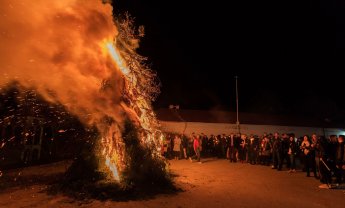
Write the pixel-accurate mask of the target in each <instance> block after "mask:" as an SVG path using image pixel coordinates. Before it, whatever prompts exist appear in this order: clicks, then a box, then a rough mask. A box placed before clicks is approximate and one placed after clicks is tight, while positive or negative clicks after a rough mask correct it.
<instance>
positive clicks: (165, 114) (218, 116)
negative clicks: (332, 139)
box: [156, 109, 345, 137]
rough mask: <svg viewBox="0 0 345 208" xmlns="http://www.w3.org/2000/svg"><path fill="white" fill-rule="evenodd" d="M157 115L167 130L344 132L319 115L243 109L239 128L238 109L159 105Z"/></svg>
mask: <svg viewBox="0 0 345 208" xmlns="http://www.w3.org/2000/svg"><path fill="white" fill-rule="evenodd" d="M156 114H157V118H158V120H159V121H160V124H161V129H162V130H163V131H165V132H172V133H184V134H186V135H190V134H191V133H193V132H195V133H199V134H200V133H204V134H206V135H211V134H213V135H219V134H231V133H238V132H240V133H241V134H254V135H262V134H263V133H265V132H266V133H274V132H278V133H280V134H281V133H294V134H295V135H296V137H301V136H303V135H311V134H312V133H316V134H318V135H321V136H326V137H328V136H329V135H345V129H344V127H342V128H340V127H339V126H337V125H335V124H331V123H326V122H323V121H318V120H316V119H310V118H305V117H296V116H286V115H284V116H282V115H263V114H252V113H240V114H239V115H240V117H239V120H240V125H239V129H238V127H237V125H236V112H226V111H200V110H179V109H158V110H157V111H156Z"/></svg>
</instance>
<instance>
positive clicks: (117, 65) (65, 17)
mask: <svg viewBox="0 0 345 208" xmlns="http://www.w3.org/2000/svg"><path fill="white" fill-rule="evenodd" d="M0 14H2V20H1V21H0V28H1V30H2V31H1V34H0V45H1V47H0V73H1V74H3V75H4V76H0V85H6V84H7V83H9V82H10V81H12V80H16V81H17V82H18V83H20V84H21V85H23V86H24V87H28V88H35V89H36V91H37V92H38V93H39V94H40V95H42V96H43V97H44V98H45V99H46V100H47V101H50V102H55V103H61V104H63V105H64V106H65V107H66V108H67V110H68V111H69V112H70V113H72V114H74V115H76V116H78V117H79V118H80V120H81V121H82V122H84V123H85V125H88V126H92V125H96V126H97V128H98V130H99V131H100V132H101V134H102V142H101V144H102V146H103V147H102V148H103V150H102V151H101V153H102V155H103V157H104V160H105V162H104V163H105V165H106V166H107V167H108V168H109V170H110V171H111V172H112V177H113V178H114V179H115V180H121V179H120V175H121V174H120V173H121V171H122V170H123V167H124V166H125V165H126V164H124V157H126V155H125V154H124V150H123V149H124V144H123V138H122V135H121V129H122V125H123V121H124V119H125V117H129V118H130V119H131V121H132V122H134V123H137V125H138V126H140V127H141V129H143V132H144V133H143V134H142V136H141V138H140V140H141V143H142V145H146V146H150V147H152V148H154V151H153V154H154V155H155V156H158V155H159V151H158V149H157V147H158V143H159V139H155V137H154V135H155V133H156V132H157V131H158V130H157V127H158V122H157V120H156V118H155V114H154V112H153V111H152V108H151V102H152V101H153V100H154V99H155V97H156V96H157V95H158V94H159V85H158V84H157V81H156V80H155V77H156V75H155V74H154V73H153V72H152V71H151V70H150V69H149V68H148V67H147V66H146V65H145V64H144V63H145V61H146V58H145V57H142V56H140V55H138V54H137V53H136V52H135V51H136V48H137V47H138V42H139V41H138V40H139V37H141V36H142V31H143V30H142V28H139V30H138V31H139V33H135V31H137V30H135V29H134V25H133V22H132V20H131V19H130V18H128V15H127V18H124V19H122V20H118V22H114V20H113V10H112V6H111V5H110V4H103V3H102V1H101V0H89V1H84V0H59V1H49V2H47V1H46V0H36V1H35V3H34V4H33V3H32V2H29V1H28V2H26V1H12V0H2V1H0ZM52 91H53V92H54V93H53V94H52V93H50V92H52ZM104 120H108V121H107V122H104Z"/></svg>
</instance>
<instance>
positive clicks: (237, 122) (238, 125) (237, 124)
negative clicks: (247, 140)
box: [235, 76, 241, 134]
mask: <svg viewBox="0 0 345 208" xmlns="http://www.w3.org/2000/svg"><path fill="white" fill-rule="evenodd" d="M237 78H238V76H235V80H236V127H237V130H238V133H239V134H241V131H240V121H239V119H238V87H237Z"/></svg>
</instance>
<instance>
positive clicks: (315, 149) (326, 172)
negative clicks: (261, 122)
mask: <svg viewBox="0 0 345 208" xmlns="http://www.w3.org/2000/svg"><path fill="white" fill-rule="evenodd" d="M344 148H345V136H344V135H339V136H337V135H331V136H329V138H325V137H322V136H318V135H316V134H312V135H311V136H310V137H309V136H308V135H305V136H303V137H300V138H296V137H295V135H294V134H285V133H284V134H282V135H279V133H274V134H266V133H265V134H263V135H262V136H256V135H245V134H230V135H225V134H222V135H210V136H207V135H205V134H203V133H201V134H196V133H192V135H190V136H186V135H179V134H166V135H165V136H164V138H163V142H162V148H161V151H162V155H163V156H164V157H166V158H167V159H175V160H180V159H189V160H191V161H192V160H193V159H194V160H196V161H197V162H199V163H201V162H202V161H201V158H204V157H205V158H206V157H217V158H219V159H227V160H229V162H232V163H236V162H240V163H250V164H252V165H256V164H260V165H266V166H271V168H272V169H276V170H278V171H281V170H282V169H283V166H284V165H285V166H286V168H287V169H288V171H289V172H290V173H294V172H296V169H297V168H300V169H302V170H303V171H305V172H306V176H307V177H310V176H314V177H315V178H317V179H319V180H320V181H321V182H322V183H325V184H328V185H329V186H330V185H331V184H337V185H338V184H341V183H344V182H345V151H344ZM296 164H297V165H296ZM311 174H312V175H311ZM334 182H335V183H334Z"/></svg>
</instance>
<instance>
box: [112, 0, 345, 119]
mask: <svg viewBox="0 0 345 208" xmlns="http://www.w3.org/2000/svg"><path fill="white" fill-rule="evenodd" d="M113 4H114V7H115V10H114V11H115V12H116V13H119V12H125V11H128V12H129V13H130V14H131V15H132V16H133V17H135V22H136V24H137V25H144V26H145V37H144V38H143V39H142V41H141V45H140V49H139V51H138V52H139V53H140V54H141V55H143V56H146V57H148V58H149V63H150V64H151V65H152V69H153V70H155V71H157V73H158V76H159V78H160V80H161V83H162V88H161V91H162V93H161V95H160V96H159V97H158V99H157V100H156V101H155V102H154V103H153V106H154V108H161V107H165V108H166V107H168V106H169V105H170V104H174V105H180V108H183V109H206V110H208V109H219V110H229V111H236V102H235V100H236V99H235V98H236V96H235V78H234V76H236V75H237V76H238V89H239V91H238V92H239V110H240V111H243V112H255V113H271V114H297V115H308V116H316V117H319V118H322V119H326V118H327V119H334V120H341V119H343V117H344V116H343V115H344V106H345V97H344V96H345V87H344V81H343V80H344V79H343V76H342V73H343V71H344V67H345V64H344V55H345V50H344V48H345V32H344V31H345V30H344V29H345V1H340V0H338V1H336V0H319V1H315V0H289V1H287V0H285V1H276V0H275V1H272V0H268V1H251V0H248V1H224V0H214V1H207V0H206V1H200V0H174V1H162V0H160V1H158V0H157V1H155V0H113Z"/></svg>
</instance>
